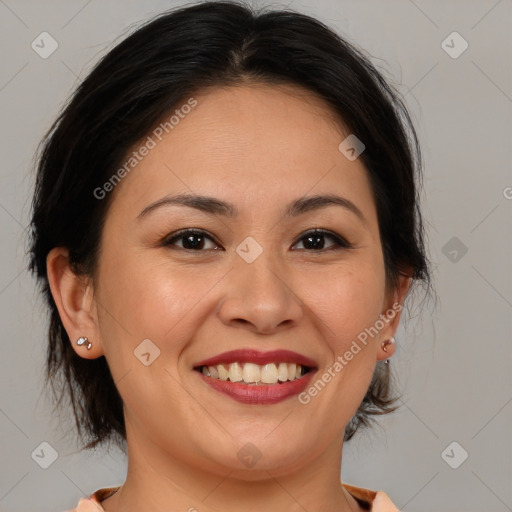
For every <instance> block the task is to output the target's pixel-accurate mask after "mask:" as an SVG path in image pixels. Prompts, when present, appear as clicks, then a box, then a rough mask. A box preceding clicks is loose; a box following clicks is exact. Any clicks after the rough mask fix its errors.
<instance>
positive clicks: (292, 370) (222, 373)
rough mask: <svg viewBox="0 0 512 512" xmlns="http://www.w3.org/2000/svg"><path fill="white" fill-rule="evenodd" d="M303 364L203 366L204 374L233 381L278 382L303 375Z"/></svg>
mask: <svg viewBox="0 0 512 512" xmlns="http://www.w3.org/2000/svg"><path fill="white" fill-rule="evenodd" d="M302 368H303V367H302V365H300V364H296V363H269V364H264V365H258V364H254V363H231V364H217V365H214V366H203V367H202V368H201V371H202V373H203V374H204V375H207V376H208V377H212V378H214V379H220V380H228V379H229V380H230V381H231V382H242V381H243V382H246V383H251V382H253V383H258V382H262V383H264V384H276V383H277V382H278V381H279V382H285V381H287V380H295V379H299V378H300V377H302V373H303V372H302Z"/></svg>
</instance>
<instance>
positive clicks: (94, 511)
mask: <svg viewBox="0 0 512 512" xmlns="http://www.w3.org/2000/svg"><path fill="white" fill-rule="evenodd" d="M118 489H119V487H103V488H102V489H98V490H97V491H95V492H93V493H92V494H91V495H90V496H88V497H86V498H80V500H79V501H78V505H77V506H76V508H74V509H72V510H67V511H66V512H105V510H104V509H103V507H102V506H101V502H102V501H103V500H106V499H107V498H108V497H109V496H111V495H112V494H114V493H115V492H116V491H117V490H118Z"/></svg>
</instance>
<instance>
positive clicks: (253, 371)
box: [243, 363, 261, 382]
mask: <svg viewBox="0 0 512 512" xmlns="http://www.w3.org/2000/svg"><path fill="white" fill-rule="evenodd" d="M243 376H244V382H260V381H261V371H260V367H259V366H258V365H257V364H254V363H245V364H244V371H243Z"/></svg>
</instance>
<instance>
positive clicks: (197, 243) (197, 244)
mask: <svg viewBox="0 0 512 512" xmlns="http://www.w3.org/2000/svg"><path fill="white" fill-rule="evenodd" d="M208 241H211V242H213V247H205V246H206V245H207V243H208ZM177 242H181V243H182V246H181V247H180V246H177V248H178V249H184V250H187V251H198V252H201V251H203V250H205V249H206V250H212V249H213V250H217V249H218V248H219V246H218V245H217V243H216V242H215V241H214V240H213V238H212V237H210V236H209V235H208V234H207V233H206V232H205V231H201V230H195V229H183V230H181V231H178V232H177V233H173V234H172V235H171V236H170V237H169V238H167V239H166V240H165V241H164V243H163V245H164V246H166V247H168V246H175V245H176V243H177Z"/></svg>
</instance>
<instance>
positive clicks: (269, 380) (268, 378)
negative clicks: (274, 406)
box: [261, 363, 278, 384]
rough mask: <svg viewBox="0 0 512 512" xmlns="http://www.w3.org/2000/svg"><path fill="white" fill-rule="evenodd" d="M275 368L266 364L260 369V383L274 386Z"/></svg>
mask: <svg viewBox="0 0 512 512" xmlns="http://www.w3.org/2000/svg"><path fill="white" fill-rule="evenodd" d="M277 378H278V374H277V366H276V365H275V364H274V363H270V364H266V365H265V366H264V367H263V368H262V369H261V382H264V383H265V384H275V383H276V382H277Z"/></svg>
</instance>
